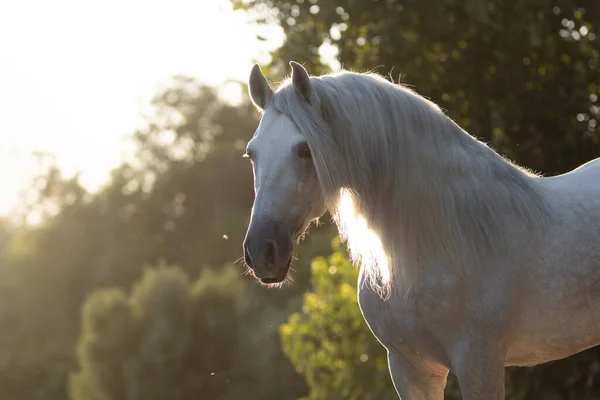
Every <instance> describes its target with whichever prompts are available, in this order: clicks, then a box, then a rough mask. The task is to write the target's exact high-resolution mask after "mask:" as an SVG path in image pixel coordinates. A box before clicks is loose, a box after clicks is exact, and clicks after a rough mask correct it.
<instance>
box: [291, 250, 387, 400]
mask: <svg viewBox="0 0 600 400" xmlns="http://www.w3.org/2000/svg"><path fill="white" fill-rule="evenodd" d="M311 270H312V286H313V290H312V291H310V292H308V293H306V294H305V295H304V302H303V306H302V311H301V312H298V313H294V314H292V315H291V316H290V317H289V319H288V321H287V322H286V323H285V324H283V325H282V326H281V328H280V331H281V340H282V345H283V350H284V352H285V354H286V355H287V356H288V357H289V359H290V360H291V361H292V363H293V364H294V365H295V367H296V370H297V371H298V372H300V373H302V374H304V376H305V378H306V382H307V384H308V387H309V389H310V395H309V398H310V399H332V400H333V399H365V400H368V399H382V398H393V397H394V396H395V393H396V392H395V390H394V387H393V385H392V381H391V379H390V375H389V371H388V366H387V355H386V352H385V349H384V348H383V346H381V344H380V343H379V342H377V340H376V339H375V338H374V336H373V334H372V333H371V331H370V330H369V328H368V327H367V325H366V323H365V321H364V319H363V316H362V314H361V312H360V308H359V306H358V298H357V295H356V282H357V279H358V270H357V269H356V268H354V267H353V266H352V265H351V264H350V262H349V261H348V258H347V256H346V254H345V253H344V252H343V251H342V250H341V249H340V244H339V240H337V239H336V241H335V242H334V253H333V254H332V255H331V256H330V257H328V258H327V259H326V258H323V257H317V258H315V260H314V261H313V263H312V266H311Z"/></svg>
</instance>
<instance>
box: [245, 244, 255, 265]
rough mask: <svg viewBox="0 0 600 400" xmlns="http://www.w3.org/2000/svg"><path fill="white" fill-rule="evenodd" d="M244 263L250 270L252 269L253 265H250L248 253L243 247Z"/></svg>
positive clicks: (250, 260)
mask: <svg viewBox="0 0 600 400" xmlns="http://www.w3.org/2000/svg"><path fill="white" fill-rule="evenodd" d="M244 262H245V263H246V265H247V266H248V267H249V268H250V269H254V265H252V259H251V258H250V253H248V248H247V247H246V246H244Z"/></svg>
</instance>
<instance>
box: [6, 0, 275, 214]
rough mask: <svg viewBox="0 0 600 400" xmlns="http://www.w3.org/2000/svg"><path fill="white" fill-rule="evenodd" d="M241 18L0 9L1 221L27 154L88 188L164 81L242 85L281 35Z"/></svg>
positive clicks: (150, 5)
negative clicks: (52, 162) (43, 157)
mask: <svg viewBox="0 0 600 400" xmlns="http://www.w3.org/2000/svg"><path fill="white" fill-rule="evenodd" d="M249 22H250V18H249V17H248V15H247V14H246V13H245V12H243V11H241V10H240V11H234V10H233V9H232V6H231V4H230V2H229V1H228V0H172V1H147V0H131V1H126V2H123V1H116V0H107V1H103V2H99V3H98V2H82V1H77V0H57V1H45V0H22V1H4V2H0V187H1V188H2V190H1V191H0V215H6V214H9V213H10V210H11V209H12V207H14V205H15V203H16V201H17V198H18V192H19V190H20V189H23V188H25V187H27V186H28V185H29V181H30V179H31V178H32V176H33V175H34V174H35V173H37V172H38V171H37V166H36V163H35V161H34V160H33V159H32V157H31V156H30V154H31V153H32V152H33V151H41V152H46V153H50V154H53V155H55V157H56V161H57V164H58V165H59V167H60V168H61V169H63V170H64V171H65V172H66V173H65V175H67V176H69V175H73V174H74V173H75V172H76V171H80V172H81V180H82V183H83V184H84V186H85V187H86V188H87V189H88V190H92V191H94V190H97V189H98V188H99V187H100V186H102V185H103V184H104V183H105V182H106V181H107V180H108V177H109V171H110V170H111V169H112V168H114V167H116V166H118V165H119V164H120V163H121V162H122V161H123V159H124V158H126V157H128V156H130V155H131V153H132V151H133V149H132V146H131V143H130V141H129V140H128V137H129V136H130V135H131V133H133V131H134V130H135V129H136V128H137V127H138V126H139V125H140V123H141V117H140V114H141V112H140V110H141V109H142V108H143V107H144V106H145V105H146V104H147V102H148V101H149V99H150V98H151V97H152V96H153V95H154V94H155V93H156V92H157V90H158V89H159V88H160V87H161V86H162V85H163V84H164V83H165V82H168V81H169V79H170V78H171V77H172V76H173V75H175V74H185V75H189V76H193V77H197V78H198V79H200V80H201V81H202V82H204V83H208V84H220V83H222V82H226V81H227V80H230V79H234V80H241V81H246V79H247V77H248V73H249V71H250V68H251V66H252V63H253V62H254V61H259V62H268V61H269V59H270V57H269V55H268V51H270V50H273V49H274V48H276V47H278V46H279V45H280V44H281V42H282V41H283V33H282V31H281V28H279V27H275V26H272V27H260V26H258V25H253V24H251V23H249ZM257 34H260V35H261V36H263V37H265V38H267V39H268V40H265V41H261V40H258V39H257V38H256V35H257ZM222 92H223V93H224V94H225V95H226V96H230V97H232V100H239V97H240V93H241V92H240V90H239V89H235V88H233V87H232V86H227V85H224V86H223V90H222Z"/></svg>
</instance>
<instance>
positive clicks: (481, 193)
mask: <svg viewBox="0 0 600 400" xmlns="http://www.w3.org/2000/svg"><path fill="white" fill-rule="evenodd" d="M290 64H291V67H292V76H291V79H288V80H286V81H284V82H283V83H282V84H281V86H280V87H279V88H278V89H277V91H276V92H274V91H273V89H272V88H271V86H270V85H269V83H268V82H267V80H266V79H265V77H264V75H263V74H262V72H261V71H260V69H259V67H258V66H254V68H253V70H252V73H251V75H250V81H249V84H250V86H249V91H250V96H251V98H252V101H253V102H254V104H255V105H256V106H257V107H258V108H259V109H260V110H262V113H263V114H262V119H261V121H260V124H259V127H258V129H257V131H256V133H255V135H254V137H253V138H252V140H251V141H250V142H249V144H248V148H247V156H248V157H249V158H251V159H252V161H253V169H254V178H255V193H256V198H255V201H254V206H253V209H252V217H251V221H250V225H249V228H248V232H247V235H246V239H245V241H244V256H245V261H246V263H247V265H248V266H249V268H250V269H251V270H252V271H253V274H254V275H255V276H256V278H258V279H259V280H260V281H262V282H263V283H265V284H277V283H279V282H282V281H283V280H284V279H285V278H286V276H287V272H288V268H289V265H290V260H291V254H292V248H293V243H294V241H296V240H297V239H298V238H299V237H301V236H302V234H303V233H304V231H305V230H306V228H307V227H308V226H309V225H310V223H311V221H313V220H315V219H317V218H318V217H320V216H321V215H323V214H324V213H325V211H326V210H327V209H329V211H330V212H331V214H332V215H334V218H335V221H336V223H337V225H338V228H339V231H340V235H341V236H342V238H344V239H345V240H346V241H347V244H348V248H349V252H350V254H351V256H352V258H353V260H354V261H355V262H357V263H359V264H360V268H361V273H360V279H359V294H358V296H359V301H360V307H361V310H362V313H363V315H364V318H365V320H366V321H367V323H368V325H369V327H370V329H371V330H372V331H373V333H374V335H375V336H376V337H377V339H378V340H379V341H380V342H381V343H382V344H383V346H385V347H386V349H387V350H388V360H389V369H390V373H391V376H392V379H393V382H394V385H395V387H396V390H397V392H398V394H399V395H400V397H401V398H402V399H403V400H415V399H432V400H437V399H442V398H443V396H444V388H445V386H446V378H447V375H448V372H449V371H452V373H454V374H455V375H456V376H457V378H458V381H459V384H460V387H461V391H462V395H463V399H465V400H482V399H483V400H485V399H490V400H491V399H503V398H504V367H505V366H514V365H518V366H531V365H536V364H540V363H544V362H547V361H550V360H556V359H560V358H564V357H567V356H569V355H572V354H574V353H577V352H580V351H582V350H584V349H587V348H589V347H592V346H595V345H598V344H600V159H596V160H594V161H591V162H589V163H587V164H585V165H584V166H582V167H579V168H577V169H576V170H574V171H572V172H569V173H567V174H564V175H560V176H556V177H551V178H543V177H540V176H537V175H534V174H532V173H530V172H528V171H526V170H524V169H522V168H519V167H517V166H515V165H514V164H512V163H510V162H509V161H507V160H505V159H504V158H502V157H501V156H499V155H498V154H497V153H495V152H494V151H493V150H492V149H490V148H489V147H487V146H486V145H485V144H483V143H481V142H479V141H478V140H476V139H475V138H473V137H472V136H470V135H469V134H468V133H467V132H465V131H464V130H462V129H461V128H460V127H459V126H457V125H456V124H455V123H454V122H453V121H452V120H450V119H449V118H447V117H446V116H445V115H444V114H443V113H442V112H441V111H440V109H439V108H438V107H437V106H436V105H435V104H433V103H432V102H430V101H428V100H426V99H424V98H423V97H420V96H419V95H417V94H415V93H414V92H412V91H410V90H409V89H407V88H404V87H402V86H399V85H394V84H392V83H390V82H388V81H386V80H385V79H383V78H381V77H379V76H376V75H372V74H360V73H352V72H340V73H336V74H330V75H325V76H322V77H309V75H308V74H307V72H306V70H305V69H304V68H303V67H302V66H301V65H300V64H298V63H295V62H291V63H290Z"/></svg>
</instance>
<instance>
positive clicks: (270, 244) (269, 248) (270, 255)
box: [265, 240, 277, 265]
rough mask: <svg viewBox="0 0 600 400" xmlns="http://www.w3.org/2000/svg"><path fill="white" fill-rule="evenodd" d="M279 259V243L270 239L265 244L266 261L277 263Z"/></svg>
mask: <svg viewBox="0 0 600 400" xmlns="http://www.w3.org/2000/svg"><path fill="white" fill-rule="evenodd" d="M276 259H277V245H276V244H275V242H274V241H272V240H268V241H267V243H266V245H265V263H266V264H267V265H273V264H275V260H276Z"/></svg>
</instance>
